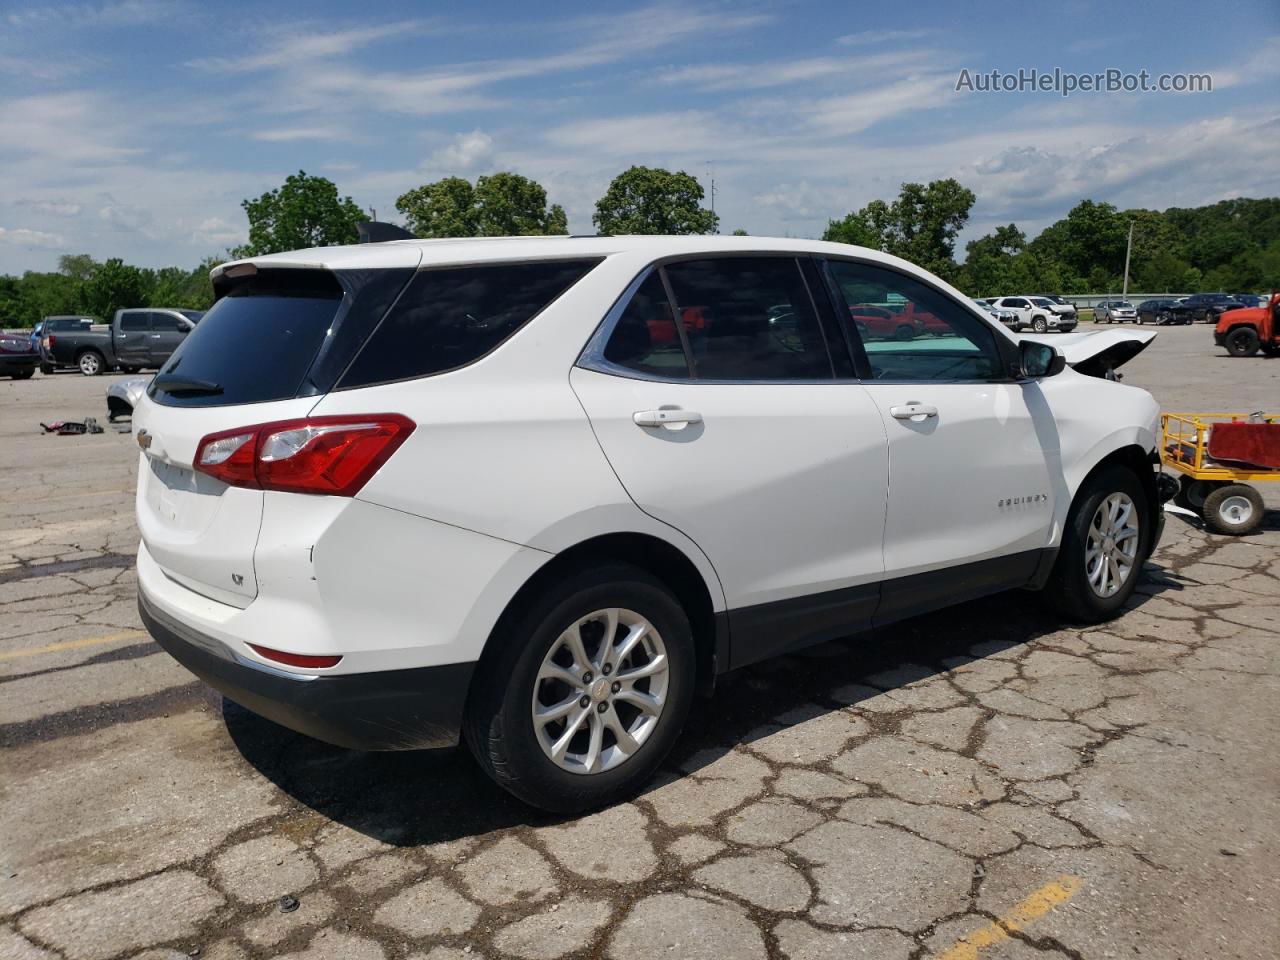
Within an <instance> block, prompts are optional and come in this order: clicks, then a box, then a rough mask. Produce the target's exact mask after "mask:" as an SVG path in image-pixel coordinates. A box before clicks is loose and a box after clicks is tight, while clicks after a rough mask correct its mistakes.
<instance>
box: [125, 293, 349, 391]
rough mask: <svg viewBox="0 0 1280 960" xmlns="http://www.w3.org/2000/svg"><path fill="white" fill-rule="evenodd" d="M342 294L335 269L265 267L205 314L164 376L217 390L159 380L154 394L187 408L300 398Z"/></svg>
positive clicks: (153, 389) (165, 366) (160, 377)
mask: <svg viewBox="0 0 1280 960" xmlns="http://www.w3.org/2000/svg"><path fill="white" fill-rule="evenodd" d="M280 274H285V276H283V277H282V276H280ZM342 296H343V290H342V287H341V285H340V284H339V283H338V281H337V279H336V278H335V277H334V276H333V274H331V273H327V272H324V271H319V270H284V271H272V272H268V271H264V272H263V273H260V274H259V275H257V276H255V277H251V278H249V279H247V280H246V281H244V282H241V283H240V284H239V285H237V286H236V287H234V288H233V289H232V290H231V291H230V292H228V293H227V294H226V295H225V296H224V297H223V298H222V299H221V300H219V301H218V302H217V303H215V304H214V305H213V307H212V309H210V310H209V312H208V313H207V314H205V316H204V318H203V319H202V320H201V322H200V323H199V324H198V325H197V326H196V327H195V329H194V330H192V331H191V333H190V334H189V335H188V336H187V337H186V338H185V339H184V340H183V341H182V345H181V346H180V347H178V349H177V350H176V351H175V352H174V354H173V356H172V357H171V358H170V359H169V362H168V363H166V364H165V365H164V367H163V368H162V369H161V371H160V375H159V376H158V377H157V380H159V381H161V382H162V383H163V381H164V378H165V376H166V375H173V377H174V378H177V377H181V378H182V380H183V381H187V382H191V383H202V384H205V385H213V386H215V387H216V388H217V389H216V390H215V389H212V388H210V387H209V386H206V387H204V388H202V389H195V388H192V389H186V390H183V389H173V390H157V389H156V383H155V382H154V381H153V383H152V386H151V387H150V389H149V390H148V393H149V395H150V396H151V397H152V398H153V399H154V400H156V401H157V402H158V403H162V404H166V405H168V406H180V407H209V406H223V405H227V404H238V403H264V402H266V401H269V400H285V399H289V398H291V397H295V396H297V395H298V391H299V388H300V386H301V385H302V382H303V378H304V377H305V376H306V374H307V370H308V369H309V368H310V366H311V363H312V361H313V360H314V359H315V356H316V353H317V352H318V351H319V349H320V347H321V345H322V344H323V343H324V340H325V334H326V333H327V332H328V330H329V328H330V325H331V323H332V322H333V319H334V316H335V315H336V314H337V312H338V307H339V306H340V305H341V303H342Z"/></svg>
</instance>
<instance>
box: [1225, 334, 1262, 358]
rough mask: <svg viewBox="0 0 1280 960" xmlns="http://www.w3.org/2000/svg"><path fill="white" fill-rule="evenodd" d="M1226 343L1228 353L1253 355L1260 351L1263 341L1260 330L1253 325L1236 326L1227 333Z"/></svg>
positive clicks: (1241, 355) (1237, 355) (1240, 355)
mask: <svg viewBox="0 0 1280 960" xmlns="http://www.w3.org/2000/svg"><path fill="white" fill-rule="evenodd" d="M1225 345H1226V348H1227V353H1229V354H1231V355H1232V356H1233V357H1252V356H1253V355H1254V354H1256V353H1257V352H1258V347H1259V346H1260V345H1261V342H1260V341H1259V340H1258V331H1256V330H1254V329H1253V328H1252V327H1236V328H1235V329H1234V330H1232V331H1231V332H1230V333H1228V334H1227V338H1226V340H1225Z"/></svg>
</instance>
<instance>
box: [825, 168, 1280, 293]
mask: <svg viewBox="0 0 1280 960" xmlns="http://www.w3.org/2000/svg"><path fill="white" fill-rule="evenodd" d="M975 199H976V198H975V197H974V194H973V192H972V191H970V190H968V189H966V188H965V187H963V186H961V184H959V183H958V182H956V181H955V180H935V181H933V182H932V183H929V184H927V185H922V184H918V183H904V184H903V185H902V190H901V192H900V193H899V195H898V198H897V199H896V200H894V201H892V202H890V203H886V202H885V201H883V200H872V201H871V202H870V203H869V204H867V205H866V206H865V207H863V208H862V209H861V210H857V211H854V212H853V213H850V214H848V215H847V216H846V217H844V218H843V219H841V220H832V221H831V222H830V223H828V225H827V229H826V232H825V233H824V234H823V239H824V240H835V241H838V242H841V243H856V244H859V245H861V246H865V247H873V248H875V249H877V250H883V251H885V252H886V253H891V254H894V255H896V256H900V257H904V258H905V259H907V260H911V261H912V262H914V263H917V264H919V265H920V266H922V267H924V268H926V269H928V270H931V271H932V272H934V273H936V274H938V276H940V277H942V278H943V279H945V280H948V281H950V282H952V283H954V284H955V285H956V286H958V287H959V288H960V289H962V290H964V291H965V292H966V293H968V294H970V295H971V296H978V297H981V296H992V295H996V294H1002V293H1018V292H1022V293H1032V292H1039V293H1066V294H1072V293H1110V292H1117V291H1119V290H1120V289H1121V288H1122V286H1123V282H1124V258H1125V247H1126V245H1127V243H1128V237H1129V226H1130V224H1131V223H1132V225H1133V250H1132V252H1131V256H1130V267H1129V289H1130V290H1136V291H1141V292H1143V293H1163V292H1170V293H1189V292H1194V291H1198V290H1213V291H1225V292H1247V291H1259V290H1269V289H1271V288H1273V287H1280V198H1278V197H1269V198H1266V199H1262V200H1247V199H1240V200H1223V201H1221V202H1220V203H1215V204H1212V205H1210V206H1207V207H1194V208H1190V209H1180V208H1176V207H1174V208H1170V209H1168V210H1165V211H1163V212H1160V211H1156V210H1142V209H1135V210H1118V209H1116V208H1115V207H1114V206H1112V205H1111V204H1109V203H1098V202H1096V201H1093V200H1082V201H1081V202H1080V203H1078V204H1076V205H1075V206H1074V207H1072V208H1071V210H1070V211H1069V212H1068V213H1067V215H1066V216H1065V217H1063V218H1062V219H1061V220H1058V221H1056V222H1054V223H1052V224H1050V225H1049V226H1048V227H1046V228H1045V229H1044V230H1043V231H1041V232H1040V234H1039V235H1038V236H1037V237H1035V238H1034V239H1032V240H1028V239H1027V236H1026V234H1025V233H1024V232H1023V231H1022V230H1020V229H1019V228H1018V226H1017V224H1013V223H1010V224H1007V225H1005V226H1001V227H997V228H996V229H995V230H994V231H992V232H991V233H989V234H987V235H985V236H983V237H979V238H978V239H977V240H972V241H970V242H969V243H968V244H966V245H965V259H964V261H963V262H959V261H957V260H956V258H955V255H954V252H955V250H954V248H955V241H956V236H957V235H958V234H959V232H960V230H961V229H962V228H963V227H964V225H965V223H966V222H967V221H968V218H969V211H970V209H971V208H972V206H973V203H974V201H975Z"/></svg>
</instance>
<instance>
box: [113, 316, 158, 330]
mask: <svg viewBox="0 0 1280 960" xmlns="http://www.w3.org/2000/svg"><path fill="white" fill-rule="evenodd" d="M150 327H151V324H150V323H149V322H148V320H147V314H145V313H142V312H138V313H125V314H121V315H120V329H121V330H134V331H136V330H147V329H149V328H150Z"/></svg>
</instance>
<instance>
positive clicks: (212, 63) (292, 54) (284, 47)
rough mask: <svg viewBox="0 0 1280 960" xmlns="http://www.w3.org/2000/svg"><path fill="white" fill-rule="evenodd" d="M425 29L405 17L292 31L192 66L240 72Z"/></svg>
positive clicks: (345, 50)
mask: <svg viewBox="0 0 1280 960" xmlns="http://www.w3.org/2000/svg"><path fill="white" fill-rule="evenodd" d="M422 28H423V21H420V20H406V21H402V22H399V23H384V24H380V25H378V26H376V27H362V28H359V29H352V30H336V31H329V32H326V33H292V34H290V35H287V36H284V37H282V38H280V39H279V40H277V41H276V42H275V43H274V44H272V45H271V46H269V47H267V48H266V49H265V50H261V51H259V52H258V53H250V54H245V55H243V56H239V57H204V58H201V59H199V60H191V61H189V62H188V63H187V66H190V67H199V68H201V69H205V70H212V71H216V72H221V73H241V72H251V71H256V70H270V69H277V68H282V67H291V66H294V65H296V64H300V63H305V62H308V61H312V60H322V59H325V58H328V57H338V56H344V55H346V54H349V53H351V52H353V51H355V50H358V49H359V48H361V47H365V46H368V45H369V44H371V43H374V42H376V41H378V40H384V39H386V38H387V37H401V36H404V35H406V34H411V33H416V32H418V31H420V30H421V29H422Z"/></svg>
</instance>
